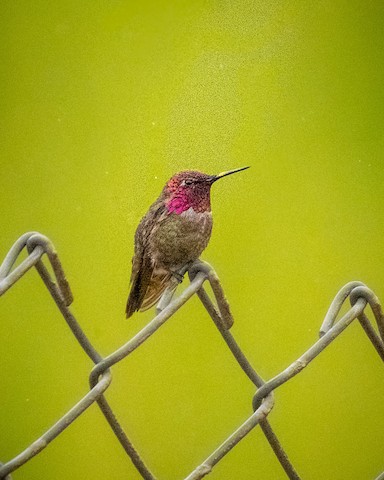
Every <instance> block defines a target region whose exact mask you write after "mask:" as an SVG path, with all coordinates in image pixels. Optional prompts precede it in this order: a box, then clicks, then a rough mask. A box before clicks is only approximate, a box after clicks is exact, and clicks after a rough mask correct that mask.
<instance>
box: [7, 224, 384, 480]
mask: <svg viewBox="0 0 384 480" xmlns="http://www.w3.org/2000/svg"><path fill="white" fill-rule="evenodd" d="M24 249H27V251H28V256H27V258H25V259H24V260H23V261H22V262H21V263H20V264H19V265H18V266H17V267H14V265H15V263H16V261H17V259H18V257H19V255H20V254H21V252H22V251H23V250H24ZM43 256H44V257H46V259H47V260H48V262H49V263H50V265H51V268H52V272H53V277H52V275H51V274H50V273H49V271H48V269H47V267H46V265H45V264H44V263H43V260H42V257H43ZM13 267H14V268H13ZM32 267H35V268H36V269H37V271H38V272H39V274H40V277H41V278H42V280H43V282H44V284H45V286H46V287H47V289H48V291H49V292H50V294H51V296H52V298H53V300H54V301H55V303H56V305H57V307H58V308H59V310H60V312H61V314H62V316H63V318H64V319H65V321H66V322H67V324H68V326H69V328H70V329H71V331H72V333H73V335H74V336H75V338H76V340H77V341H78V342H79V344H80V345H81V347H82V348H83V350H84V351H85V353H86V354H87V355H88V357H89V358H90V359H91V361H92V362H93V363H94V367H93V369H92V370H91V373H90V376H89V384H90V390H89V392H87V393H86V394H85V395H84V396H83V397H82V398H81V399H80V400H79V401H78V402H77V404H76V405H74V406H73V407H72V408H71V409H70V410H69V411H68V412H67V413H65V415H63V416H62V417H61V418H60V419H58V421H57V422H56V423H55V424H54V425H52V426H51V427H50V428H49V429H48V430H47V431H46V432H45V433H43V434H42V435H41V436H40V437H39V438H38V439H36V440H35V441H34V442H32V443H31V444H30V445H29V446H28V447H27V448H26V449H24V450H23V451H21V452H20V453H18V454H16V455H15V456H14V457H13V458H11V459H9V460H8V461H5V462H4V463H1V462H0V479H3V480H11V473H12V472H13V471H15V470H16V469H18V468H20V467H21V466H22V465H24V464H25V463H26V462H28V461H30V460H31V459H32V458H33V457H34V456H35V455H37V454H39V453H40V452H41V451H42V450H43V449H45V448H46V447H47V446H48V445H49V443H50V442H52V441H53V440H54V439H55V438H57V437H58V435H60V434H61V433H62V432H63V431H64V430H65V429H66V428H67V427H68V426H69V425H70V424H71V423H72V422H74V421H75V420H76V419H77V418H78V417H79V416H80V415H81V414H82V413H83V412H84V411H85V410H86V409H87V408H89V407H90V406H91V405H92V404H93V403H95V402H96V403H97V404H98V406H99V408H100V409H101V411H102V413H103V414H104V416H105V418H106V420H107V422H108V423H109V425H110V427H111V428H112V430H113V432H114V433H115V435H116V437H117V439H118V440H119V442H120V444H121V446H122V447H123V449H124V450H125V452H126V453H127V455H128V456H129V457H130V459H131V461H132V463H133V465H134V466H135V467H136V469H137V471H138V472H139V473H140V475H141V476H142V478H144V479H145V480H156V478H157V477H156V476H155V475H154V474H153V473H152V472H151V471H150V470H149V468H148V466H147V465H146V464H145V462H144V460H143V459H142V458H141V456H140V455H139V453H138V451H137V450H136V448H135V447H134V446H133V444H132V442H131V441H130V439H129V438H128V436H127V434H126V432H125V431H124V429H123V427H122V426H121V424H120V423H119V421H118V419H117V418H116V416H115V414H114V412H113V409H112V407H111V406H110V405H109V403H108V401H107V399H106V397H105V396H104V392H105V391H106V390H107V388H108V387H109V385H110V384H111V381H112V377H111V368H112V367H113V366H114V365H115V364H116V363H118V362H120V361H122V360H123V359H124V358H126V357H127V356H128V355H130V354H131V353H132V352H133V351H134V350H136V349H137V348H138V347H139V346H140V345H142V344H143V343H144V342H145V341H146V340H147V339H148V338H149V337H150V336H151V335H153V334H154V333H155V332H156V331H157V330H158V329H159V328H160V327H161V326H162V325H163V324H164V323H165V322H166V321H167V320H168V319H169V318H170V317H171V316H172V315H173V314H174V313H175V312H176V311H177V310H179V309H180V308H181V307H182V306H183V305H184V304H185V303H186V302H187V301H188V300H189V299H190V298H191V297H192V296H193V295H195V294H196V295H197V296H198V297H199V299H200V300H201V302H202V304H203V305H204V307H205V309H206V310H207V312H208V313H209V315H210V317H211V318H212V320H213V322H214V323H215V325H216V327H217V329H218V330H219V332H220V334H221V336H222V338H223V339H224V341H225V343H226V344H227V346H228V348H229V349H230V351H231V353H232V355H233V357H234V358H235V360H236V361H237V363H238V364H239V367H240V368H241V369H242V370H243V372H244V373H245V375H246V376H247V377H248V378H249V380H250V381H251V382H252V383H253V384H254V385H255V387H256V393H255V395H254V397H253V410H254V411H253V413H252V414H251V415H250V416H249V418H248V419H246V420H245V421H244V423H243V424H242V425H240V426H239V427H238V428H237V429H236V430H235V431H234V432H233V433H232V434H231V435H230V436H229V437H228V438H227V439H225V440H224V441H223V443H222V444H221V445H220V446H219V447H218V448H217V449H216V450H215V451H214V452H212V453H211V454H210V455H208V457H207V458H206V459H205V460H204V461H203V462H202V463H201V464H200V465H198V466H197V467H196V468H195V469H194V470H193V471H192V472H191V473H190V474H188V475H187V476H186V477H185V480H199V479H201V478H203V477H205V476H206V475H208V474H209V473H210V472H211V471H212V469H213V468H214V466H215V465H216V464H217V463H218V462H220V461H221V460H222V459H223V458H224V456H225V455H226V454H227V453H228V452H229V451H230V450H232V449H233V448H234V447H235V446H236V445H237V444H238V443H239V442H240V441H241V439H242V438H244V437H245V436H246V435H247V434H248V433H249V432H250V431H251V430H253V428H255V427H256V426H257V425H260V427H261V429H262V431H263V433H264V435H265V437H266V439H267V440H268V442H269V444H270V446H271V448H272V450H273V452H274V453H275V455H276V457H277V459H278V460H279V462H280V464H281V466H282V468H283V469H284V471H285V473H286V475H287V477H288V478H290V479H291V480H293V479H294V480H300V476H299V474H298V473H297V471H296V470H295V468H294V466H293V465H292V462H291V461H290V460H289V458H288V455H287V454H286V452H285V451H284V449H283V447H282V445H281V443H280V441H279V439H278V437H277V435H276V434H275V432H274V431H273V429H272V427H271V425H270V423H269V420H268V415H269V413H270V412H271V410H272V409H273V407H274V404H275V401H274V397H273V393H274V391H275V390H276V389H277V388H278V387H280V386H281V385H283V384H284V383H286V382H287V381H289V380H290V379H291V378H292V377H294V376H295V375H297V374H298V373H300V372H301V371H302V370H303V369H304V368H305V367H307V365H308V364H309V363H310V362H311V361H312V360H314V359H315V358H316V357H317V356H318V355H320V354H321V352H322V351H323V350H324V349H325V348H327V347H328V346H329V345H330V344H331V342H333V340H334V339H335V338H336V337H337V336H339V335H340V334H341V333H342V332H343V331H344V330H345V329H346V328H347V327H348V326H349V325H350V324H351V323H352V322H353V320H355V319H356V318H357V319H358V321H359V322H360V325H361V326H362V328H363V331H364V332H365V333H366V335H367V337H368V338H369V340H370V341H371V343H372V345H373V347H374V348H375V350H376V351H377V353H378V355H379V356H380V358H381V359H382V360H383V361H384V315H383V311H382V308H381V305H380V302H379V300H378V298H377V296H376V295H375V294H374V293H373V292H372V290H370V289H369V288H368V287H367V286H365V285H364V284H363V283H361V282H350V283H348V284H347V285H345V286H344V287H343V288H342V289H341V290H340V291H339V292H338V293H337V295H336V297H335V298H334V300H333V301H332V303H331V305H330V307H329V310H328V312H327V314H326V316H325V319H324V321H323V324H322V326H321V328H320V339H319V340H317V341H316V342H315V343H314V344H313V345H312V346H311V347H310V348H309V349H308V350H307V351H306V352H304V354H303V355H301V356H300V358H298V359H297V360H295V361H294V362H293V363H292V364H291V365H289V366H288V367H287V368H286V369H285V370H284V371H282V372H281V373H279V374H278V375H276V376H275V377H273V378H272V379H270V380H268V381H264V380H263V379H262V378H261V377H260V375H259V374H258V373H257V372H256V370H255V369H254V368H253V367H252V365H251V364H250V362H249V360H248V359H247V357H246V355H245V354H244V352H243V351H242V350H241V348H240V346H239V345H238V343H237V342H236V340H235V338H234V337H233V335H232V334H231V332H230V328H231V326H232V325H233V317H232V314H231V311H230V307H229V303H228V301H227V299H226V297H225V294H224V291H223V289H222V287H221V284H220V281H219V278H218V277H217V275H216V273H215V271H214V270H213V269H212V267H211V266H210V265H208V264H207V263H205V262H201V261H196V262H194V263H193V264H192V265H190V266H189V268H188V274H189V278H190V284H189V286H188V287H187V288H186V289H185V290H184V291H183V292H182V293H181V294H180V296H179V297H177V298H176V299H174V300H173V301H171V302H170V303H169V304H168V305H167V306H165V308H164V309H163V310H162V311H161V312H160V313H158V314H157V315H156V316H155V318H154V319H153V320H152V321H151V322H149V323H148V324H147V325H146V326H145V327H144V328H143V329H142V330H141V331H140V332H139V333H137V334H136V335H135V336H134V337H133V338H131V339H130V340H129V341H128V342H126V343H125V344H124V345H122V346H121V347H120V348H118V349H117V350H116V351H114V352H112V353H111V354H110V355H108V356H107V357H105V358H103V357H102V356H101V355H100V354H99V353H98V351H97V350H96V349H95V347H94V346H93V345H92V344H91V342H90V341H89V339H88V337H87V335H86V334H85V333H84V331H83V330H82V328H81V327H80V324H79V323H78V322H77V320H76V318H75V317H74V315H73V313H72V312H71V310H70V305H71V303H72V301H73V296H72V293H71V289H70V286H69V284H68V281H67V279H66V277H65V274H64V271H63V268H62V265H61V262H60V260H59V257H58V255H57V252H56V250H55V248H54V246H53V244H52V242H51V241H50V240H49V239H48V238H47V237H45V236H44V235H41V234H40V233H37V232H29V233H26V234H24V235H22V236H21V237H20V238H19V239H18V240H17V241H16V242H15V243H14V245H13V246H12V247H11V249H10V250H9V252H8V254H7V255H6V257H5V259H4V261H3V263H2V265H1V266H0V296H1V295H3V294H4V293H5V292H6V291H7V290H9V289H10V288H11V287H12V286H13V285H15V283H16V282H18V281H19V280H20V279H21V278H22V277H23V275H25V274H26V273H27V272H28V270H30V269H31V268H32ZM206 282H207V283H209V284H210V287H211V289H212V292H213V296H214V298H215V302H213V301H212V300H211V298H210V296H209V295H208V294H207V292H206V291H205V289H204V286H203V285H204V283H206ZM348 298H349V299H350V302H351V308H350V309H349V310H348V311H347V313H345V314H344V315H343V317H342V318H341V319H338V316H339V313H340V310H341V307H342V306H343V304H344V302H345V301H346V300H347V299H348ZM368 305H369V307H370V309H371V310H372V313H373V316H374V318H375V321H376V328H375V327H374V326H373V325H372V324H371V322H370V320H369V319H368V317H367V316H366V314H365V309H366V307H367V306H368ZM376 480H384V472H383V473H382V474H380V475H379V476H378V477H377V479H376Z"/></svg>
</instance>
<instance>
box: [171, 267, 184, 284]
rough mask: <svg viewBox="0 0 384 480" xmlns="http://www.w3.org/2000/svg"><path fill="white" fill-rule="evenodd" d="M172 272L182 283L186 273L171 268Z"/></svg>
mask: <svg viewBox="0 0 384 480" xmlns="http://www.w3.org/2000/svg"><path fill="white" fill-rule="evenodd" d="M171 273H172V275H173V276H174V277H175V278H176V280H177V281H178V282H179V283H181V282H182V281H183V279H184V275H182V274H181V273H179V272H174V271H172V270H171Z"/></svg>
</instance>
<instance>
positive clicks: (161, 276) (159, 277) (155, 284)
mask: <svg viewBox="0 0 384 480" xmlns="http://www.w3.org/2000/svg"><path fill="white" fill-rule="evenodd" d="M171 278H172V273H171V272H165V271H164V270H162V271H161V272H156V270H155V271H154V272H153V274H152V278H151V282H150V284H149V285H148V288H147V291H146V293H145V297H144V299H143V302H142V304H141V305H140V308H139V310H140V312H145V310H148V308H151V307H152V306H153V305H154V304H155V303H156V302H157V301H158V300H159V298H160V297H161V295H162V294H163V292H164V290H165V289H166V288H167V287H168V285H169V284H170V281H171ZM176 286H177V284H175V288H176Z"/></svg>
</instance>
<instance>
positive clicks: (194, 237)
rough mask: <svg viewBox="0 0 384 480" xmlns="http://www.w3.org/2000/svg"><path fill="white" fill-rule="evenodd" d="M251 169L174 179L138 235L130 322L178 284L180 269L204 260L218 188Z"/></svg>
mask: <svg viewBox="0 0 384 480" xmlns="http://www.w3.org/2000/svg"><path fill="white" fill-rule="evenodd" d="M246 168H249V167H243V168H237V169H236V170H230V171H228V172H222V173H219V174H218V175H207V174H205V173H202V172H197V171H193V170H187V171H184V172H179V173H176V174H175V175H174V176H173V177H172V178H170V180H168V182H167V183H166V184H165V187H164V188H163V190H162V192H161V194H160V196H159V198H158V199H157V200H156V201H155V202H154V203H153V204H152V205H151V206H150V207H149V210H148V212H147V213H146V215H145V216H144V217H143V218H142V220H141V222H140V223H139V226H138V227H137V230H136V233H135V253H134V256H133V258H132V274H131V290H130V293H129V297H128V302H127V308H126V314H127V318H128V317H130V316H131V315H132V314H133V312H135V311H136V310H140V311H144V310H147V309H148V308H150V307H152V305H154V304H155V303H156V302H157V300H158V299H159V298H160V296H161V295H162V293H163V292H164V290H165V289H166V288H167V287H168V286H170V285H171V284H174V282H173V279H172V277H176V278H178V277H179V276H180V275H179V274H178V271H179V270H180V269H182V268H183V267H185V266H186V265H187V264H188V263H189V262H193V261H194V260H196V259H197V258H199V256H200V254H201V253H202V251H203V250H204V249H205V247H206V246H207V245H208V242H209V238H210V236H211V231H212V213H211V199H210V193H211V186H212V184H213V183H214V182H216V180H218V179H219V178H223V177H225V176H227V175H231V174H232V173H236V172H240V171H241V170H245V169H246Z"/></svg>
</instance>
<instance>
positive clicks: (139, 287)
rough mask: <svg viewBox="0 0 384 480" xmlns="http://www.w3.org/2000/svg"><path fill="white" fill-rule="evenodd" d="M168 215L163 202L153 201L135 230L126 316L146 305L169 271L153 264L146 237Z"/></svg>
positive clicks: (154, 298) (164, 283) (165, 281)
mask: <svg viewBox="0 0 384 480" xmlns="http://www.w3.org/2000/svg"><path fill="white" fill-rule="evenodd" d="M167 216H168V212H167V210H166V208H165V206H164V204H156V202H155V204H153V205H152V207H151V208H150V210H149V212H148V213H147V215H145V217H144V218H143V219H142V221H141V222H140V224H139V226H138V227H137V230H136V233H135V254H134V256H133V258H132V274H131V290H130V292H129V297H128V301H127V307H126V316H127V318H129V317H130V316H131V315H132V314H133V313H134V312H136V311H137V310H147V309H148V308H150V307H151V306H152V305H153V304H154V303H155V302H156V301H157V299H159V298H160V296H161V294H162V293H163V291H164V290H165V288H166V287H167V284H168V282H169V279H170V278H171V274H170V273H168V272H165V271H164V270H159V269H158V268H156V263H155V262H154V261H153V259H152V258H151V255H150V251H149V237H150V235H151V233H152V232H153V227H154V225H157V226H158V225H159V224H160V223H161V222H163V221H164V220H165V219H166V217H167Z"/></svg>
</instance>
